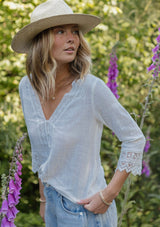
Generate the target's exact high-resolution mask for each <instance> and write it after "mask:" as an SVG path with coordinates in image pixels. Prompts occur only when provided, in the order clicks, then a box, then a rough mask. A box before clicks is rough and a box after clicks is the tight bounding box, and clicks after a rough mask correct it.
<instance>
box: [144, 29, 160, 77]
mask: <svg viewBox="0 0 160 227" xmlns="http://www.w3.org/2000/svg"><path fill="white" fill-rule="evenodd" d="M158 30H159V32H160V28H159V29H158ZM156 40H157V43H158V45H157V46H156V47H155V48H153V49H152V51H153V53H154V56H153V57H152V62H153V63H152V64H151V65H150V66H149V67H148V68H147V70H148V71H151V70H153V73H152V75H153V77H158V74H159V72H160V70H159V69H160V35H158V37H157V39H156Z"/></svg>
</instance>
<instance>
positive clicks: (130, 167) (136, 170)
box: [116, 151, 142, 175]
mask: <svg viewBox="0 0 160 227" xmlns="http://www.w3.org/2000/svg"><path fill="white" fill-rule="evenodd" d="M117 169H118V170H120V171H123V170H126V172H127V173H129V172H131V173H132V174H133V175H141V171H142V153H135V152H125V151H122V152H121V155H120V158H119V161H118V165H117V168H116V170H117Z"/></svg>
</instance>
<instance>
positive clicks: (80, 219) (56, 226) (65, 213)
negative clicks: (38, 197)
mask: <svg viewBox="0 0 160 227" xmlns="http://www.w3.org/2000/svg"><path fill="white" fill-rule="evenodd" d="M44 195H45V197H46V210H45V223H46V227H117V210H116V205H115V202H114V201H113V203H112V205H111V206H110V207H109V209H108V210H107V212H106V213H104V214H94V213H92V212H90V211H88V210H87V209H85V208H84V207H83V206H82V205H79V204H77V203H73V202H71V201H70V200H69V199H67V198H65V197H64V196H62V195H61V194H59V193H58V192H57V191H56V190H55V189H54V188H53V187H52V186H50V185H48V184H45V187H44Z"/></svg>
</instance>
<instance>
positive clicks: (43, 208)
mask: <svg viewBox="0 0 160 227" xmlns="http://www.w3.org/2000/svg"><path fill="white" fill-rule="evenodd" d="M43 191H44V185H43V184H42V182H41V180H40V179H39V194H40V200H41V201H46V198H45V196H44V192H43ZM45 205H46V203H45V202H40V211H39V213H40V216H41V217H42V219H43V221H45V217H44V216H45Z"/></svg>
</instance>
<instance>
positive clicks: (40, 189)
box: [39, 179, 45, 200]
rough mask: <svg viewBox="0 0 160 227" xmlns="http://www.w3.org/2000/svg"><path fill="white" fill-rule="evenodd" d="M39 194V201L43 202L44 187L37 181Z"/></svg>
mask: <svg viewBox="0 0 160 227" xmlns="http://www.w3.org/2000/svg"><path fill="white" fill-rule="evenodd" d="M39 194H40V199H41V200H45V196H44V185H43V184H42V182H41V180H40V179H39Z"/></svg>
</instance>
